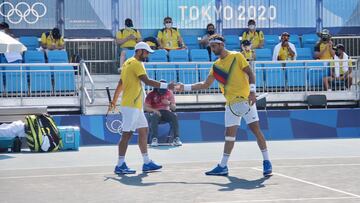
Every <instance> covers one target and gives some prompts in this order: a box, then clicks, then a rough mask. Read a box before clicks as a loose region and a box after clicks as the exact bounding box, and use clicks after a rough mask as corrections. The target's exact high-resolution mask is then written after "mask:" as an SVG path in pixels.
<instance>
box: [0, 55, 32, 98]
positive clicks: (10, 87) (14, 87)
mask: <svg viewBox="0 0 360 203" xmlns="http://www.w3.org/2000/svg"><path fill="white" fill-rule="evenodd" d="M0 61H1V63H5V64H6V63H8V62H7V60H6V58H5V56H4V55H3V54H0ZM12 63H22V61H21V60H18V61H14V62H12ZM0 68H1V69H2V70H4V71H20V67H19V66H18V67H0ZM22 70H26V68H25V67H22ZM21 79H22V86H21V85H20V80H21ZM3 84H4V86H3V90H4V92H9V93H10V92H15V93H16V92H21V91H22V92H27V91H28V83H27V73H26V72H23V73H22V74H20V72H4V73H3Z"/></svg>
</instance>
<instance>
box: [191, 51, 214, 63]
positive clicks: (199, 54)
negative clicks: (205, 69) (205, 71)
mask: <svg viewBox="0 0 360 203" xmlns="http://www.w3.org/2000/svg"><path fill="white" fill-rule="evenodd" d="M190 61H196V62H208V61H210V59H209V52H208V51H207V49H192V50H190Z"/></svg>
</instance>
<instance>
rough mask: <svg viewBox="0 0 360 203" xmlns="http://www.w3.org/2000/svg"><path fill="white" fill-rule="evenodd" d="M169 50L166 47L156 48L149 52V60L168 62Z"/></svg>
mask: <svg viewBox="0 0 360 203" xmlns="http://www.w3.org/2000/svg"><path fill="white" fill-rule="evenodd" d="M167 61H168V59H167V51H165V50H164V49H160V50H155V51H154V53H152V54H149V62H167Z"/></svg>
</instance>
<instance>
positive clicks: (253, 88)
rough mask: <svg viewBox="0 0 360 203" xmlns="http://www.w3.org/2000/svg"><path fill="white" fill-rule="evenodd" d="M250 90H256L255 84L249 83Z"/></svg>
mask: <svg viewBox="0 0 360 203" xmlns="http://www.w3.org/2000/svg"><path fill="white" fill-rule="evenodd" d="M250 92H256V85H255V84H250Z"/></svg>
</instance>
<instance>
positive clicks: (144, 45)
mask: <svg viewBox="0 0 360 203" xmlns="http://www.w3.org/2000/svg"><path fill="white" fill-rule="evenodd" d="M139 49H145V50H146V51H148V52H150V53H153V52H154V50H152V49H151V48H150V46H149V45H148V44H147V43H145V42H139V43H137V44H136V45H135V50H139Z"/></svg>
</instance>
